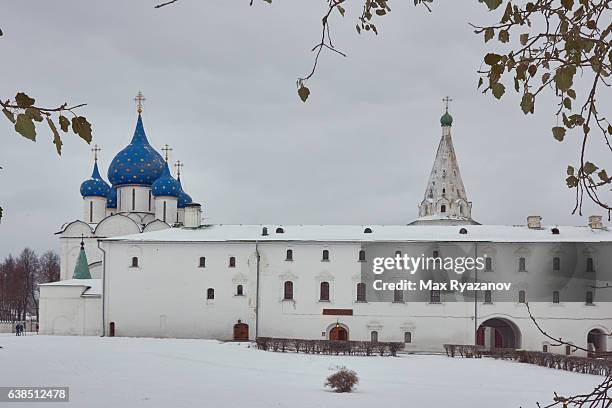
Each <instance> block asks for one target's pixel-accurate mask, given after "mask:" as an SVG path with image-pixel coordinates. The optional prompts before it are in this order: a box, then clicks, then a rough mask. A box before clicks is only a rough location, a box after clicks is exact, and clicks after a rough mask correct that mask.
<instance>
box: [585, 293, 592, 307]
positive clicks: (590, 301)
mask: <svg viewBox="0 0 612 408" xmlns="http://www.w3.org/2000/svg"><path fill="white" fill-rule="evenodd" d="M586 304H587V305H592V304H593V292H591V291H590V290H589V291H587V293H586Z"/></svg>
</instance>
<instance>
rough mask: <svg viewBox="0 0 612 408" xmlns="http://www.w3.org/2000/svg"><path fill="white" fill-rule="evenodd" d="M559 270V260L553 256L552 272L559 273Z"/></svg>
mask: <svg viewBox="0 0 612 408" xmlns="http://www.w3.org/2000/svg"><path fill="white" fill-rule="evenodd" d="M560 270H561V258H559V257H556V256H555V257H554V258H553V271H560Z"/></svg>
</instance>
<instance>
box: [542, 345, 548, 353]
mask: <svg viewBox="0 0 612 408" xmlns="http://www.w3.org/2000/svg"><path fill="white" fill-rule="evenodd" d="M542 351H543V352H545V353H548V345H547V344H545V345H543V346H542Z"/></svg>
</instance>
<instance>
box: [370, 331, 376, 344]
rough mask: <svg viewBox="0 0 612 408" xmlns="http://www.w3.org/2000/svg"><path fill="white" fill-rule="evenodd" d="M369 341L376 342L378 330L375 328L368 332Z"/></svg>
mask: <svg viewBox="0 0 612 408" xmlns="http://www.w3.org/2000/svg"><path fill="white" fill-rule="evenodd" d="M370 341H371V342H372V343H378V332H377V331H376V330H372V331H371V332H370Z"/></svg>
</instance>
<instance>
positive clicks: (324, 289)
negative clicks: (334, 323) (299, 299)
mask: <svg viewBox="0 0 612 408" xmlns="http://www.w3.org/2000/svg"><path fill="white" fill-rule="evenodd" d="M319 300H320V301H322V302H327V301H329V282H321V289H320V294H319Z"/></svg>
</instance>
